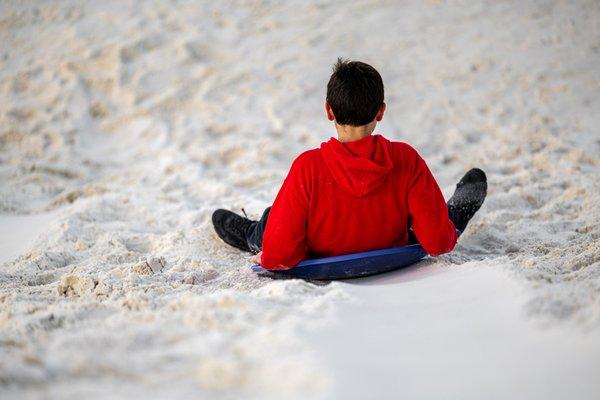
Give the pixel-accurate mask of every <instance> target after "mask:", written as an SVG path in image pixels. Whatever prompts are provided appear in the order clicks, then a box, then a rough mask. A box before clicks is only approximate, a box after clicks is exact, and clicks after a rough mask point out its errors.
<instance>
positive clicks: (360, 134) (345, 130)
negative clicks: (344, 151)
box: [335, 121, 377, 142]
mask: <svg viewBox="0 0 600 400" xmlns="http://www.w3.org/2000/svg"><path fill="white" fill-rule="evenodd" d="M376 125H377V122H376V121H373V122H371V123H369V124H367V125H361V126H351V125H338V124H337V123H336V124H335V129H336V130H337V134H338V140H339V141H340V142H354V141H355V140H360V139H363V138H365V137H367V136H369V135H370V134H372V133H373V131H374V130H375V126H376Z"/></svg>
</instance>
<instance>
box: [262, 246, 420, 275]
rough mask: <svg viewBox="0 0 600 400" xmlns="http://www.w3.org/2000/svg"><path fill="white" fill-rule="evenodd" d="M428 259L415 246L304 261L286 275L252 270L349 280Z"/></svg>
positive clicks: (286, 271) (287, 271) (418, 247)
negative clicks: (424, 258)
mask: <svg viewBox="0 0 600 400" xmlns="http://www.w3.org/2000/svg"><path fill="white" fill-rule="evenodd" d="M426 255H427V253H426V252H425V250H423V248H422V247H421V245H420V244H411V245H408V246H404V247H392V248H389V249H382V250H373V251H364V252H362V253H353V254H346V255H343V256H335V257H325V258H314V259H309V260H304V261H301V262H300V263H299V264H298V265H296V266H295V267H294V268H292V269H289V270H285V271H268V270H266V269H264V268H263V267H261V266H260V265H253V266H252V270H253V271H254V272H263V273H268V272H274V273H275V274H276V275H285V276H287V277H290V278H301V279H317V280H334V279H349V278H360V277H363V276H368V275H374V274H379V273H382V272H388V271H393V270H395V269H398V268H402V267H406V266H408V265H411V264H414V263H416V262H417V261H419V260H421V259H422V258H423V257H425V256H426Z"/></svg>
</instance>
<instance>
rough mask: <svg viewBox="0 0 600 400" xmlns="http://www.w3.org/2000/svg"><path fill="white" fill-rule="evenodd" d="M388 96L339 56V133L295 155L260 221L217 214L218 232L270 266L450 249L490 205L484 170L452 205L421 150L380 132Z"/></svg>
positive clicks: (334, 105) (335, 101)
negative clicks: (403, 249) (389, 250)
mask: <svg viewBox="0 0 600 400" xmlns="http://www.w3.org/2000/svg"><path fill="white" fill-rule="evenodd" d="M383 94H384V89H383V81H382V79H381V76H380V75H379V73H378V72H377V71H376V70H375V69H374V68H373V67H371V66H370V65H368V64H365V63H362V62H358V61H352V62H350V61H346V60H342V59H338V61H337V63H336V64H335V66H334V69H333V74H332V75H331V78H330V80H329V83H328V84H327V99H326V102H325V112H326V114H327V118H328V119H329V120H330V121H333V122H334V124H335V128H336V130H337V139H335V138H331V139H330V140H329V141H328V142H325V143H322V144H321V147H320V148H318V149H313V150H308V151H306V152H304V153H302V154H300V155H299V156H298V157H297V158H296V159H295V160H294V162H293V164H292V166H291V168H290V171H289V173H288V176H287V178H286V179H285V181H284V182H283V185H282V186H281V189H280V190H279V193H278V194H277V197H276V199H275V201H274V203H273V206H272V207H269V208H267V209H266V210H265V211H264V213H263V215H262V217H261V219H260V221H251V220H249V219H247V218H244V217H242V216H240V215H237V214H235V213H233V212H231V211H227V210H221V209H220V210H217V211H215V212H214V213H213V216H212V221H213V225H214V228H215V231H216V232H217V234H218V235H219V237H220V238H221V239H223V240H224V241H225V242H226V243H228V244H230V245H232V246H234V247H237V248H239V249H242V250H245V251H249V252H252V253H254V254H256V255H255V256H254V257H253V258H252V261H254V262H256V263H259V264H261V265H262V266H263V267H264V268H266V269H271V270H277V269H289V268H292V267H294V266H295V265H296V264H298V263H299V262H300V261H302V260H303V259H305V258H314V257H327V256H334V255H340V254H348V253H355V252H360V251H368V250H375V249H381V248H386V247H393V246H404V245H406V244H407V243H409V241H411V242H415V238H414V236H416V240H418V241H419V243H420V244H421V245H422V246H423V248H424V249H425V251H427V252H428V253H429V254H431V255H434V256H435V255H439V254H442V253H446V252H449V251H451V250H452V249H453V248H454V245H455V244H456V240H457V232H456V230H457V229H458V230H459V231H461V232H462V231H463V230H464V229H465V227H466V225H467V223H468V222H469V220H470V219H471V217H473V215H474V214H475V212H476V211H477V210H478V209H479V208H480V207H481V205H482V204H483V201H484V199H485V196H486V193H487V179H486V176H485V173H484V172H483V171H481V170H480V169H472V170H470V171H469V172H467V174H466V175H465V176H464V177H463V178H462V179H461V181H460V182H459V183H458V185H457V187H456V191H455V193H454V195H453V196H452V198H451V199H450V200H449V201H448V204H446V203H445V202H444V198H443V196H442V193H441V191H440V188H439V187H438V185H437V183H436V181H435V179H434V178H433V176H432V174H431V172H430V171H429V169H428V168H427V165H426V164H425V161H424V160H423V159H422V158H421V157H420V156H419V154H418V153H417V152H416V151H415V150H414V149H413V148H412V147H410V146H409V145H408V144H406V143H401V142H390V141H389V140H387V139H385V138H384V137H383V136H380V135H373V134H372V133H373V131H374V129H375V126H376V125H377V122H379V121H381V120H382V118H383V114H384V112H385V103H384V96H383ZM411 230H412V231H411ZM413 235H414V236H413Z"/></svg>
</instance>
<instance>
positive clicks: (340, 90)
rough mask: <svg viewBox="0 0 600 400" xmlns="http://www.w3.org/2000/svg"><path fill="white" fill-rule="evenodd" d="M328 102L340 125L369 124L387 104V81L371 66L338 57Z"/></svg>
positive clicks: (328, 84) (329, 88) (329, 87)
mask: <svg viewBox="0 0 600 400" xmlns="http://www.w3.org/2000/svg"><path fill="white" fill-rule="evenodd" d="M327 102H328V103H329V105H330V106H331V109H332V110H333V114H335V120H336V122H337V123H338V124H340V125H351V126H360V125H366V124H368V123H369V122H371V121H373V120H374V119H375V116H376V115H377V111H379V107H380V106H381V104H382V103H383V80H382V79H381V75H379V72H377V70H376V69H375V68H373V67H371V66H370V65H369V64H365V63H363V62H360V61H349V60H344V59H342V58H338V60H337V62H336V63H335V65H334V66H333V73H332V74H331V78H329V83H327Z"/></svg>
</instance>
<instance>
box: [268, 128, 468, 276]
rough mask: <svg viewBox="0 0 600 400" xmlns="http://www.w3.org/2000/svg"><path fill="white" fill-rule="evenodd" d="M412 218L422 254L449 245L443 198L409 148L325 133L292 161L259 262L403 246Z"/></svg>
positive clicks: (276, 263) (285, 262)
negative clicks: (346, 139) (315, 145)
mask: <svg viewBox="0 0 600 400" xmlns="http://www.w3.org/2000/svg"><path fill="white" fill-rule="evenodd" d="M411 219H412V224H413V229H414V230H415V233H416V235H417V236H418V238H419V240H420V242H421V244H422V245H423V247H424V248H425V250H426V251H427V252H429V253H430V254H434V255H435V254H441V253H444V252H447V251H450V250H452V248H453V247H454V244H455V243H456V238H457V237H456V233H455V228H454V225H453V224H452V222H450V220H449V219H448V211H447V208H446V203H445V201H444V198H443V196H442V194H441V192H440V190H439V187H438V185H437V183H436V182H435V180H434V179H433V176H432V175H431V173H430V172H429V169H428V168H427V166H426V165H425V162H424V161H423V159H422V158H421V157H420V156H419V155H418V154H417V152H416V151H415V150H414V149H413V148H412V147H410V146H409V145H407V144H405V143H398V142H390V141H388V140H387V139H385V138H384V137H382V136H380V135H369V136H367V137H365V138H363V139H360V140H357V141H352V142H346V143H342V142H340V141H338V140H337V139H335V138H331V139H330V140H329V141H328V142H326V143H323V144H322V145H321V147H320V148H319V149H314V150H309V151H306V152H304V153H302V154H301V155H300V156H299V157H298V158H297V159H296V160H295V161H294V163H293V164H292V167H291V169H290V172H289V174H288V176H287V178H286V180H285V181H284V184H283V186H282V187H281V190H280V191H279V194H278V195H277V198H276V199H275V202H274V203H273V206H272V208H271V211H270V214H269V218H268V222H267V226H266V230H265V232H264V237H263V244H262V245H263V253H262V258H261V264H262V265H263V266H264V267H265V268H272V269H276V268H278V267H284V266H290V265H295V264H297V263H298V262H299V261H301V260H302V259H304V258H306V257H307V256H308V257H321V256H333V255H339V254H347V253H354V252H359V251H367V250H373V249H380V248H386V247H392V246H403V245H405V244H406V243H407V241H408V228H409V227H410V225H409V224H410V221H411Z"/></svg>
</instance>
